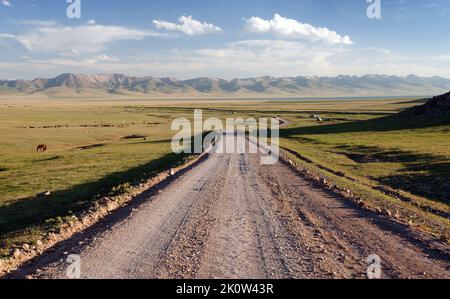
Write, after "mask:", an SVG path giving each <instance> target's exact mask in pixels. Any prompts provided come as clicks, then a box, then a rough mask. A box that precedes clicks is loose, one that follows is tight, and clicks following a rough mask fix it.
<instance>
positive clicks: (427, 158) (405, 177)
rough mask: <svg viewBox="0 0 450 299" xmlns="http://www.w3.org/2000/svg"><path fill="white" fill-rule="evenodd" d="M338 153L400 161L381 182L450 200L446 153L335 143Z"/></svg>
mask: <svg viewBox="0 0 450 299" xmlns="http://www.w3.org/2000/svg"><path fill="white" fill-rule="evenodd" d="M337 148H338V149H340V150H344V151H345V152H342V153H340V154H343V155H345V156H347V157H348V158H349V159H351V160H353V161H355V162H357V163H378V162H381V163H401V164H402V165H403V168H402V169H401V170H399V171H398V172H397V173H395V174H392V175H389V176H386V177H378V178H377V177H372V179H373V180H375V181H378V182H379V183H380V184H383V185H386V186H389V187H391V188H393V189H400V190H405V191H408V192H410V193H412V194H415V195H419V196H423V197H426V198H429V199H431V200H435V201H439V202H444V203H447V204H450V161H448V159H447V158H446V157H442V156H435V155H430V154H420V153H414V152H411V151H402V150H386V149H382V148H379V147H367V146H338V147H337Z"/></svg>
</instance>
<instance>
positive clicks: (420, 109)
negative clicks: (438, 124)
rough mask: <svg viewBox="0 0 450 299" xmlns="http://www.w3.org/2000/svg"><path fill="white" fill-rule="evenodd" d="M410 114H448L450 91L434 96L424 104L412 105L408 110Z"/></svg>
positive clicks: (449, 113) (449, 109)
mask: <svg viewBox="0 0 450 299" xmlns="http://www.w3.org/2000/svg"><path fill="white" fill-rule="evenodd" d="M407 112H409V113H410V114H412V115H449V116H450V92H448V93H446V94H443V95H440V96H437V97H434V98H432V99H431V100H429V101H428V102H427V103H426V104H424V105H421V106H417V107H413V108H411V109H410V110H409V111H407Z"/></svg>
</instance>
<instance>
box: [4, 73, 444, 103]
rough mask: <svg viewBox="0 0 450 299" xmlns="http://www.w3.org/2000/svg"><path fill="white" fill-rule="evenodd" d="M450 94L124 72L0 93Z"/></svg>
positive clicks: (21, 83)
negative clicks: (189, 77) (187, 78)
mask: <svg viewBox="0 0 450 299" xmlns="http://www.w3.org/2000/svg"><path fill="white" fill-rule="evenodd" d="M449 90H450V79H446V78H442V77H437V76H435V77H418V76H415V75H409V76H404V77H400V76H388V75H365V76H346V75H340V76H336V77H317V76H300V77H283V78H276V77H270V76H265V77H257V78H246V79H233V80H223V79H217V78H196V79H190V80H178V79H175V78H155V77H151V76H148V77H133V76H126V75H123V74H100V75H85V74H69V73H68V74H62V75H59V76H57V77H55V78H49V79H46V78H37V79H34V80H30V81H28V80H0V95H4V94H7V95H13V94H21V95H27V94H43V95H46V96H49V97H74V96H75V97H104V96H111V95H122V96H140V97H152V98H167V97H186V98H192V97H224V98H227V97H339V96H428V95H435V94H442V93H445V92H448V91H449Z"/></svg>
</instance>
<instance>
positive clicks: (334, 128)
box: [280, 111, 450, 204]
mask: <svg viewBox="0 0 450 299" xmlns="http://www.w3.org/2000/svg"><path fill="white" fill-rule="evenodd" d="M447 124H450V117H449V116H446V115H440V116H436V115H435V116H431V115H420V116H414V115H411V114H410V113H409V112H408V111H404V112H402V113H400V114H397V115H391V116H387V117H382V118H377V119H371V120H365V121H358V122H352V123H343V124H336V125H322V126H313V127H298V128H286V129H281V130H280V137H284V138H295V139H296V140H299V141H300V142H301V141H302V140H303V141H307V140H308V138H307V137H306V136H308V135H326V134H338V133H355V132H388V131H400V130H407V129H420V128H429V127H435V126H440V125H447ZM299 138H300V139H299ZM337 149H340V150H343V151H344V152H343V153H342V152H341V154H343V155H346V156H347V157H348V158H349V159H351V160H353V161H355V162H357V163H377V162H381V163H401V164H403V168H402V169H401V170H399V171H398V172H397V173H395V174H392V175H389V176H386V177H374V178H372V179H373V180H376V181H378V182H379V183H380V184H383V185H386V186H389V187H391V188H394V189H400V190H405V191H408V192H410V193H412V194H415V195H419V196H423V197H425V198H429V199H431V200H434V201H439V202H444V203H447V204H450V183H449V182H450V162H449V161H448V158H447V157H442V156H434V155H429V154H420V153H414V152H410V151H402V150H399V149H383V148H378V147H364V146H340V147H337Z"/></svg>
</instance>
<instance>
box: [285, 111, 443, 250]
mask: <svg viewBox="0 0 450 299" xmlns="http://www.w3.org/2000/svg"><path fill="white" fill-rule="evenodd" d="M302 122H303V123H302V126H299V121H298V120H295V119H294V120H293V121H291V125H290V126H289V127H288V128H284V129H282V132H281V144H282V146H283V147H284V148H285V149H286V151H285V155H286V157H287V159H289V160H291V162H292V163H293V164H295V165H298V166H299V167H300V168H301V169H303V172H306V173H310V174H311V176H313V177H316V178H317V179H318V180H320V181H321V184H322V185H325V187H327V188H329V189H333V190H335V191H337V192H339V193H341V194H343V195H344V196H345V197H348V198H350V199H352V200H353V201H355V202H357V203H358V204H360V205H362V206H364V207H365V208H367V209H370V210H373V211H376V212H379V213H383V214H385V215H387V216H389V217H391V218H394V219H396V220H398V221H401V222H402V223H404V224H406V225H408V226H410V227H414V228H416V229H418V230H420V231H422V232H424V233H427V234H428V235H431V236H433V237H434V238H436V239H439V240H443V241H444V242H449V241H450V219H449V215H450V207H449V201H448V200H449V198H450V193H449V190H450V189H449V185H448V184H447V183H448V181H449V179H450V173H449V168H448V167H446V165H449V162H450V153H449V152H448V146H449V145H450V139H449V138H448V135H447V132H448V130H449V128H450V127H449V123H448V120H446V119H433V121H429V120H427V119H419V120H417V119H415V120H414V119H413V120H411V119H403V118H398V117H396V116H385V117H376V118H369V119H366V120H360V121H353V122H345V123H332V124H319V125H318V124H317V123H312V122H310V121H309V123H308V120H306V119H303V120H302Z"/></svg>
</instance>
